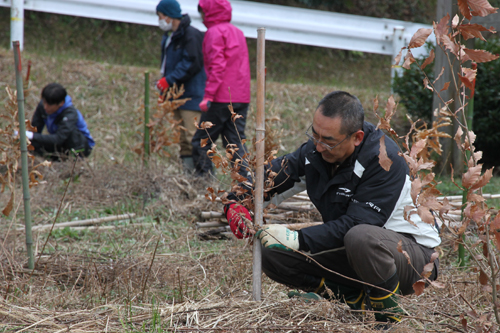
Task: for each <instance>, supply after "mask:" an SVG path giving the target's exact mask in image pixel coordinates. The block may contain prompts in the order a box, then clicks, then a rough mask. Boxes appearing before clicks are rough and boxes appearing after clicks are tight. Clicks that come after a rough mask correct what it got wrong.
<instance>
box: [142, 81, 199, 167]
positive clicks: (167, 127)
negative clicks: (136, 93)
mask: <svg viewBox="0 0 500 333" xmlns="http://www.w3.org/2000/svg"><path fill="white" fill-rule="evenodd" d="M183 94H184V86H183V85H182V86H180V87H178V86H177V85H176V84H174V85H173V86H172V87H171V88H170V89H168V90H167V91H166V92H165V93H164V94H162V95H159V96H158V103H157V106H156V112H155V113H154V114H153V115H152V116H151V119H150V121H149V124H147V127H149V135H150V141H149V142H150V145H151V147H150V151H151V152H153V153H156V154H158V155H160V156H164V157H169V156H170V154H169V152H168V151H167V150H166V149H165V148H166V147H169V146H171V145H173V144H177V143H179V141H180V136H181V131H185V130H186V129H185V128H184V127H183V126H181V125H180V123H181V122H182V120H177V119H175V116H174V111H175V110H176V109H178V108H180V107H181V106H182V105H184V104H185V103H186V102H187V101H188V100H189V98H181V97H182V95H183ZM143 114H144V112H142V109H141V110H140V116H141V118H140V120H139V122H138V123H139V124H142V123H143V121H142V116H143ZM134 151H135V152H136V153H137V154H139V155H143V154H144V145H143V143H142V142H141V143H138V144H137V145H136V146H135V147H134Z"/></svg>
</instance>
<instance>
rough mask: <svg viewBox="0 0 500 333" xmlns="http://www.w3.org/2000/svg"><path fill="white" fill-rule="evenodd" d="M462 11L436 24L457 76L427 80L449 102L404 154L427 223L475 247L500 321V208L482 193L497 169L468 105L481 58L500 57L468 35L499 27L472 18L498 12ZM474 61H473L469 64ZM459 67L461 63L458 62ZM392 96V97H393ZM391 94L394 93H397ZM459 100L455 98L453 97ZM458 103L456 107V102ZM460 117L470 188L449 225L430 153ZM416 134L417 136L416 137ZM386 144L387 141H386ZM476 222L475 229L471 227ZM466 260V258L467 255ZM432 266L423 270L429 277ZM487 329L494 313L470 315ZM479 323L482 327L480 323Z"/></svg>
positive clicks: (465, 1)
mask: <svg viewBox="0 0 500 333" xmlns="http://www.w3.org/2000/svg"><path fill="white" fill-rule="evenodd" d="M458 8H459V10H460V14H461V15H460V16H459V15H455V16H454V17H453V19H451V20H450V18H451V17H450V15H449V14H448V15H446V16H444V17H443V18H442V19H441V20H440V21H439V22H434V24H433V30H434V34H435V36H436V45H437V46H438V47H439V48H441V49H442V50H443V52H444V53H445V54H446V57H447V59H448V66H449V68H450V70H451V71H452V72H451V74H452V75H451V77H452V80H451V81H448V82H445V83H444V84H443V88H442V89H440V90H438V89H437V88H436V82H438V81H439V80H440V79H441V78H442V77H444V76H443V73H444V72H445V70H446V69H445V67H443V68H442V69H441V71H440V74H439V75H438V77H437V78H436V79H435V80H433V81H431V80H430V79H429V78H428V77H427V76H425V78H424V80H423V88H424V89H429V90H430V91H432V92H433V93H434V94H436V96H437V97H438V98H439V99H440V100H441V102H442V104H443V106H442V107H441V108H439V109H436V110H434V119H435V120H434V121H433V124H432V125H431V127H430V129H427V126H428V124H424V125H420V127H417V126H416V125H415V123H412V124H411V130H410V133H411V134H408V135H406V136H405V137H404V138H405V140H404V143H403V156H404V158H405V160H406V161H407V163H408V166H409V168H410V175H411V177H412V189H411V194H412V199H413V203H414V205H415V206H416V207H417V212H416V213H418V214H419V215H420V217H421V218H422V220H424V221H425V222H427V223H430V224H433V223H435V219H438V220H440V221H442V225H443V227H446V228H447V229H448V230H449V231H450V232H451V233H452V234H453V235H455V239H456V241H455V249H458V246H459V245H462V246H464V247H465V248H466V249H467V250H468V251H469V253H470V258H471V259H472V260H473V265H472V269H474V270H476V271H478V272H479V283H480V285H481V286H482V288H483V289H484V290H485V291H488V292H490V293H491V296H492V300H491V307H492V310H493V312H494V314H495V318H496V322H497V323H498V324H500V315H499V311H498V298H497V297H498V296H497V290H498V289H499V288H500V286H499V283H498V275H499V272H500V266H499V264H498V262H499V259H500V258H499V256H498V255H497V253H498V250H500V214H498V210H497V209H493V208H489V207H488V205H487V204H486V198H485V197H484V196H483V195H482V188H483V187H484V186H485V185H486V184H487V183H488V182H489V181H490V179H491V177H492V175H493V169H487V170H483V166H482V164H481V163H479V161H480V160H481V157H482V152H480V151H476V149H475V147H474V141H475V138H476V135H475V133H474V132H473V131H472V130H471V128H470V124H469V123H468V122H467V118H466V115H465V112H464V110H466V109H467V107H468V104H469V103H470V102H471V100H472V98H473V96H474V88H475V81H476V74H477V69H476V68H477V67H476V64H477V63H480V62H489V61H498V60H497V59H498V57H499V56H498V55H495V54H492V53H490V52H488V51H485V50H475V49H469V48H467V47H466V46H465V44H464V41H466V40H469V39H472V38H480V39H482V40H485V39H484V37H483V36H482V32H485V31H488V32H492V33H494V32H495V31H494V30H493V28H486V27H484V26H482V25H480V24H476V23H474V24H473V23H470V20H471V19H472V17H473V16H482V17H484V16H487V15H489V14H493V13H496V12H497V8H493V7H492V6H491V5H490V3H489V2H488V1H487V0H458ZM431 33H432V30H431V29H419V30H418V31H417V32H416V33H415V34H414V36H413V37H412V39H411V41H410V43H409V45H408V46H406V47H404V48H403V49H402V50H401V52H400V53H399V54H398V56H397V57H396V58H395V64H396V65H397V64H399V62H400V61H401V58H402V51H403V50H405V49H406V50H407V53H406V55H405V57H404V64H403V68H405V69H409V68H410V65H411V64H412V63H415V62H417V64H418V61H417V60H416V59H415V58H414V57H413V55H412V49H413V48H416V47H420V46H422V45H423V44H424V43H425V41H426V40H427V38H428V37H429V36H430V34H431ZM434 58H435V54H434V51H431V52H430V55H429V56H428V57H427V58H426V59H425V60H424V61H423V63H422V64H419V67H420V69H421V70H422V73H423V74H424V75H425V72H424V71H423V69H424V68H425V67H426V66H428V65H430V64H432V63H433V61H434ZM454 64H458V70H457V71H454ZM469 64H472V65H469ZM455 68H457V67H455ZM449 89H451V90H453V91H455V92H456V94H455V95H454V96H457V97H456V98H455V99H456V100H453V99H451V100H444V99H443V97H442V92H443V91H446V90H449ZM391 98H392V97H391ZM391 98H390V99H391ZM453 102H455V103H453ZM453 106H455V107H453ZM393 108H394V105H393V102H392V101H389V102H388V107H387V112H386V116H385V117H384V118H382V117H379V119H380V121H379V127H380V128H383V129H385V130H387V131H389V133H391V134H392V135H396V133H394V131H392V129H391V127H390V124H389V123H390V117H391V116H392V114H393V113H394V112H393ZM452 120H454V121H455V122H456V123H457V124H458V129H457V131H456V133H455V135H454V141H455V143H456V144H457V146H458V148H459V151H460V152H461V154H462V155H463V157H464V162H465V163H464V164H465V170H466V171H465V172H464V173H463V174H462V177H461V178H462V179H461V184H458V183H456V182H455V181H454V177H453V168H452V173H451V179H452V182H453V183H454V184H455V185H456V186H457V187H458V188H459V189H460V190H462V191H464V198H465V200H464V202H463V207H462V208H463V215H462V220H461V221H460V223H459V225H458V226H456V227H454V226H451V225H447V224H446V223H445V222H444V221H445V216H444V214H446V213H447V212H448V211H449V210H450V209H451V206H450V205H449V202H448V201H447V200H446V199H445V200H444V201H443V202H438V201H437V196H438V195H440V194H441V193H440V192H439V191H438V190H437V189H436V187H435V186H436V180H435V179H434V173H433V172H432V171H433V168H434V166H435V162H434V161H432V159H431V158H430V153H431V152H433V153H435V154H437V155H441V154H442V149H441V144H440V142H439V138H443V137H450V136H449V135H448V134H446V133H444V132H441V131H440V128H442V127H445V126H449V125H451V124H452ZM410 138H411V142H410ZM382 146H383V144H382V142H381V147H382ZM380 160H381V163H385V164H386V165H387V166H388V167H390V166H389V164H390V163H389V162H388V161H387V159H386V158H384V154H383V152H381V155H380ZM412 214H415V211H414V210H413V208H412V207H408V210H407V214H406V219H407V220H408V222H409V223H411V215H412ZM471 226H474V227H475V229H472V228H470V227H471ZM466 234H468V235H472V236H475V237H477V241H475V242H469V241H464V237H463V236H464V235H466ZM462 260H463V259H462ZM427 273H428V272H427ZM427 273H426V271H425V270H424V272H422V277H423V278H425V275H426V274H427ZM422 287H423V285H422V281H419V282H417V283H416V284H415V285H414V289H415V292H416V293H417V294H419V293H421V292H422V291H423V288H422ZM466 316H467V314H465V313H464V315H463V316H462V325H463V327H464V328H467V319H466ZM469 317H470V318H471V319H472V320H473V322H474V323H475V324H476V325H477V326H476V327H480V329H481V330H487V329H489V328H491V327H492V323H491V322H490V321H489V319H488V318H486V317H483V316H479V315H477V313H476V315H470V316H469ZM478 329H479V328H478Z"/></svg>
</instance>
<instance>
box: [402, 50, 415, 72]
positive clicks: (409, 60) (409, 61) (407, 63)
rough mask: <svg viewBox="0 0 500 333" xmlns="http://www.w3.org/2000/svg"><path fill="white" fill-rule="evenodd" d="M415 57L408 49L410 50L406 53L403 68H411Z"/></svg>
mask: <svg viewBox="0 0 500 333" xmlns="http://www.w3.org/2000/svg"><path fill="white" fill-rule="evenodd" d="M415 61H416V60H415V58H414V57H413V54H411V52H410V51H409V50H408V52H407V53H406V55H405V62H404V63H403V66H402V67H403V68H404V69H410V65H411V64H413V63H414V62H415Z"/></svg>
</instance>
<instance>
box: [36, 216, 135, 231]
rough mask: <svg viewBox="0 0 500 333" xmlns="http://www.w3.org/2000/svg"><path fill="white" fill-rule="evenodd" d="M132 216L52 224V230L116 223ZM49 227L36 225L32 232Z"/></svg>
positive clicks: (48, 227)
mask: <svg viewBox="0 0 500 333" xmlns="http://www.w3.org/2000/svg"><path fill="white" fill-rule="evenodd" d="M134 216H135V214H134V213H131V214H122V215H112V216H106V217H98V218H95V219H89V220H80V221H71V222H62V223H56V224H54V228H64V227H72V226H82V225H92V224H98V223H104V222H110V221H116V220H125V219H131V218H133V217H134ZM51 227H52V223H51V224H43V225H37V226H35V227H33V230H43V229H50V228H51Z"/></svg>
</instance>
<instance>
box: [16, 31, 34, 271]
mask: <svg viewBox="0 0 500 333" xmlns="http://www.w3.org/2000/svg"><path fill="white" fill-rule="evenodd" d="M12 46H13V48H14V61H15V65H16V66H15V68H16V87H17V110H18V111H17V115H18V118H19V139H20V141H21V142H20V144H21V171H22V173H21V175H22V183H23V199H24V226H25V229H26V251H27V252H28V268H29V269H33V268H34V267H35V265H34V261H33V239H32V237H31V206H30V190H29V175H28V145H27V142H26V124H25V121H26V116H25V115H24V85H23V77H22V72H21V71H22V66H21V49H20V46H19V41H15V42H13V43H12Z"/></svg>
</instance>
